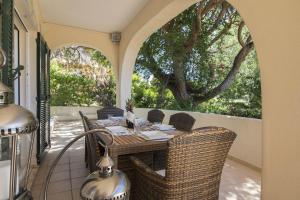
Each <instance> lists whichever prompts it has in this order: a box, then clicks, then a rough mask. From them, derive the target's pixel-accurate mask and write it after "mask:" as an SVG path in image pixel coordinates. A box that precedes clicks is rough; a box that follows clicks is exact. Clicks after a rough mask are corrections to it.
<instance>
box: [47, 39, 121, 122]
mask: <svg viewBox="0 0 300 200" xmlns="http://www.w3.org/2000/svg"><path fill="white" fill-rule="evenodd" d="M115 88H116V84H115V76H114V74H113V70H112V65H111V63H110V61H109V60H108V59H107V58H106V57H105V56H104V55H103V54H102V53H101V52H100V51H98V50H97V49H94V48H90V47H86V46H81V45H69V46H65V47H61V48H59V49H56V50H55V51H53V52H52V55H51V67H50V90H51V106H52V114H53V115H56V116H63V115H65V114H66V115H67V116H69V117H72V116H76V117H78V111H79V110H82V111H83V112H85V113H86V114H89V109H90V108H88V107H103V106H114V105H115V104H116V93H115ZM94 109H95V108H94Z"/></svg>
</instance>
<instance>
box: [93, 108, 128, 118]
mask: <svg viewBox="0 0 300 200" xmlns="http://www.w3.org/2000/svg"><path fill="white" fill-rule="evenodd" d="M97 115H98V119H107V118H108V115H113V116H114V117H122V116H123V115H124V110H122V109H121V108H116V107H105V108H101V109H99V110H97Z"/></svg>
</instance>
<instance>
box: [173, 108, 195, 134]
mask: <svg viewBox="0 0 300 200" xmlns="http://www.w3.org/2000/svg"><path fill="white" fill-rule="evenodd" d="M195 121H196V120H195V118H194V117H192V116H191V115H189V114H187V113H184V112H180V113H176V114H174V115H171V117H170V121H169V124H170V125H173V126H174V127H175V128H176V129H178V130H181V131H191V130H192V128H193V126H194V123H195Z"/></svg>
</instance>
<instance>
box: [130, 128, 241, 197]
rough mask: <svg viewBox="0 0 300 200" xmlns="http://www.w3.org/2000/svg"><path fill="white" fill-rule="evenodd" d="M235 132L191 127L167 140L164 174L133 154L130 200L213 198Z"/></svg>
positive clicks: (217, 190) (218, 186) (217, 194)
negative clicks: (133, 171) (187, 131)
mask: <svg viewBox="0 0 300 200" xmlns="http://www.w3.org/2000/svg"><path fill="white" fill-rule="evenodd" d="M235 138H236V134H235V133H234V132H232V131H230V130H228V129H225V128H218V127H208V128H205V129H203V128H202V129H195V130H194V131H193V132H191V133H190V134H183V135H179V136H176V137H174V138H173V139H171V140H170V141H169V142H168V148H167V163H166V171H165V176H161V175H159V174H158V173H157V172H155V171H154V170H152V169H151V168H150V167H148V166H147V165H146V164H144V163H143V162H142V161H140V160H139V159H138V158H136V157H131V161H132V162H133V165H134V168H135V176H134V179H133V180H131V181H132V184H133V186H132V188H133V193H132V195H133V199H134V200H140V199H143V200H183V199H188V200H217V199H218V197H219V188H220V180H221V174H222V169H223V166H224V163H225V159H226V157H227V154H228V151H229V149H230V147H231V145H232V143H233V141H234V140H235Z"/></svg>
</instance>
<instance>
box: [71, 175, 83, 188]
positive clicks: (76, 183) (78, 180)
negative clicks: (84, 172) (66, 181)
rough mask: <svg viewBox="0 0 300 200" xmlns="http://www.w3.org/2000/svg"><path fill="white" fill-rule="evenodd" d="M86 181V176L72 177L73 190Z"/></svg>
mask: <svg viewBox="0 0 300 200" xmlns="http://www.w3.org/2000/svg"><path fill="white" fill-rule="evenodd" d="M84 181H85V177H80V178H74V179H71V185H72V190H74V189H80V187H81V185H82V184H83V182H84Z"/></svg>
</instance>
